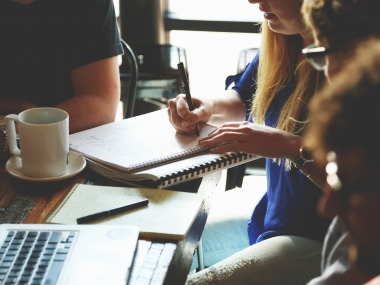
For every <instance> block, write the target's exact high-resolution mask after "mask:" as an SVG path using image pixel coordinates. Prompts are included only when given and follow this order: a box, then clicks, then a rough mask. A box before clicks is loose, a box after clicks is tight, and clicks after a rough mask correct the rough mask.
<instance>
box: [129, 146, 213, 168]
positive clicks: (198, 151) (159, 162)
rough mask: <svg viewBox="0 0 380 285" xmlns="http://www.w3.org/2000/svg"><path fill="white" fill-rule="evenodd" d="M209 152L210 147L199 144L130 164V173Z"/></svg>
mask: <svg viewBox="0 0 380 285" xmlns="http://www.w3.org/2000/svg"><path fill="white" fill-rule="evenodd" d="M208 152H210V148H209V147H204V146H198V147H195V148H192V149H188V150H184V151H181V152H178V153H175V154H172V155H168V156H164V157H159V158H155V159H152V160H149V161H145V162H142V163H137V164H133V165H131V166H130V169H131V170H130V171H129V172H128V173H136V172H140V171H143V170H146V169H149V168H152V167H157V166H161V165H165V164H168V163H170V162H175V161H179V160H182V159H186V158H190V157H193V156H196V155H200V154H205V153H208Z"/></svg>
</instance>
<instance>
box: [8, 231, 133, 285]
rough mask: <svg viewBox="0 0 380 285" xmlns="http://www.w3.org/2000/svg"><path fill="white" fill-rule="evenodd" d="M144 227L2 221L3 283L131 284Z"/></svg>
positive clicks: (49, 284)
mask: <svg viewBox="0 0 380 285" xmlns="http://www.w3.org/2000/svg"><path fill="white" fill-rule="evenodd" d="M138 235H139V230H138V228H137V227H134V226H120V225H117V226H109V225H107V226H106V225H52V224H49V225H46V224H2V225H0V246H1V247H0V284H20V285H21V284H33V285H34V284H45V285H54V284H57V285H60V284H70V285H77V284H78V285H79V284H81V285H83V284H91V285H97V284H102V285H104V284H107V285H119V284H120V285H125V284H127V283H128V279H129V276H130V271H131V266H132V261H133V258H134V254H135V251H136V246H137V242H138Z"/></svg>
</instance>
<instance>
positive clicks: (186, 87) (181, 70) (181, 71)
mask: <svg viewBox="0 0 380 285" xmlns="http://www.w3.org/2000/svg"><path fill="white" fill-rule="evenodd" d="M177 66H178V71H179V75H180V77H181V86H182V89H183V92H185V94H186V100H187V103H188V104H189V110H190V111H193V110H194V104H193V100H192V99H191V95H190V87H189V81H188V79H187V76H186V72H185V68H184V66H183V62H180V63H178V64H177ZM195 133H196V134H197V136H198V137H199V129H198V124H195Z"/></svg>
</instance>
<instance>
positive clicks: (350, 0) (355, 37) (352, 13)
mask: <svg viewBox="0 0 380 285" xmlns="http://www.w3.org/2000/svg"><path fill="white" fill-rule="evenodd" d="M378 7H379V0H304V1H303V6H302V12H303V14H304V18H305V22H306V23H307V24H308V25H309V26H311V28H312V29H313V30H314V33H315V36H316V37H317V38H318V40H319V41H321V42H323V43H327V44H328V46H329V47H333V48H338V49H340V50H342V51H346V50H349V49H351V48H353V47H354V46H356V45H357V43H358V42H360V41H362V40H366V39H368V38H370V37H376V36H380V17H379V8H378Z"/></svg>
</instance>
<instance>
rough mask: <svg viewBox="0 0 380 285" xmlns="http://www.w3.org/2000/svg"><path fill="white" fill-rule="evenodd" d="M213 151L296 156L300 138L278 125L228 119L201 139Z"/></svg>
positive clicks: (200, 142)
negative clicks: (268, 125)
mask: <svg viewBox="0 0 380 285" xmlns="http://www.w3.org/2000/svg"><path fill="white" fill-rule="evenodd" d="M199 144H200V145H202V146H208V147H213V146H216V145H219V146H217V147H215V148H213V149H211V152H212V153H224V152H245V153H251V154H256V155H259V156H263V157H268V158H289V159H291V158H293V160H295V159H297V157H298V155H299V153H298V150H299V146H300V145H301V138H300V137H299V136H297V135H294V134H290V133H287V132H285V131H281V130H278V129H275V128H271V127H267V126H264V125H259V124H255V123H249V122H231V123H225V124H223V125H222V126H221V127H220V128H218V129H216V130H215V131H214V132H212V133H211V134H210V135H209V136H208V137H205V138H203V139H201V140H200V141H199Z"/></svg>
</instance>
